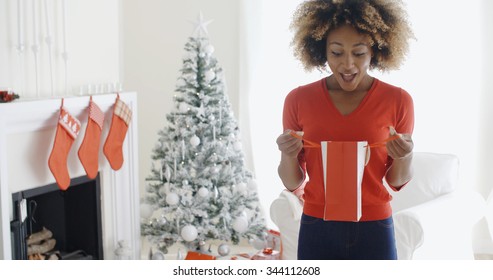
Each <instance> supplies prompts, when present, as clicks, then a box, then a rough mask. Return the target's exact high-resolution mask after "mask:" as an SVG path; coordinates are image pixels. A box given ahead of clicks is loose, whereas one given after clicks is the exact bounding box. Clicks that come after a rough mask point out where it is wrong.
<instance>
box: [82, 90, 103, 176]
mask: <svg viewBox="0 0 493 280" xmlns="http://www.w3.org/2000/svg"><path fill="white" fill-rule="evenodd" d="M103 122H104V113H103V111H101V109H100V108H99V107H98V105H96V103H94V102H93V101H92V96H91V100H90V101H89V117H88V118H87V127H86V134H85V135H84V140H83V141H82V144H81V146H80V148H79V152H78V154H79V159H80V162H81V163H82V166H84V169H85V170H86V174H87V177H89V178H90V179H94V178H96V175H98V156H99V143H100V142H101V141H100V140H101V130H102V129H103Z"/></svg>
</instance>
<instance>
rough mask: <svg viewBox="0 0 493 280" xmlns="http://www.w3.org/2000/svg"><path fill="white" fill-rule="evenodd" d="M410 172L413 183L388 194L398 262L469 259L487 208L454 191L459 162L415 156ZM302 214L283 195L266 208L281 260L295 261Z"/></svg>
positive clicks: (289, 197)
mask: <svg viewBox="0 0 493 280" xmlns="http://www.w3.org/2000/svg"><path fill="white" fill-rule="evenodd" d="M413 168H414V177H413V180H412V181H411V182H409V184H408V185H407V186H406V187H405V188H404V189H402V190H401V191H400V192H397V193H395V192H392V195H393V197H394V199H393V200H392V202H391V204H392V208H393V212H394V225H395V234H396V245H397V254H398V257H399V259H473V258H474V253H473V249H472V229H473V226H474V225H475V224H476V223H477V222H478V221H479V220H480V219H481V218H482V217H483V216H484V211H485V207H486V204H485V201H484V199H483V197H482V196H481V195H480V194H479V193H477V192H475V191H472V190H459V189H457V186H456V185H457V179H458V169H459V160H458V158H457V157H456V156H454V155H445V154H433V153H419V152H416V153H415V154H414V159H413ZM301 213H302V202H301V201H300V200H299V199H298V198H297V197H296V196H295V195H294V194H292V193H291V192H289V191H287V190H283V191H282V192H281V194H280V196H279V197H278V198H277V199H275V200H274V202H273V203H272V204H271V208H270V215H271V219H272V221H273V222H274V223H275V224H276V225H277V226H278V228H279V231H280V232H281V240H282V244H283V252H282V259H296V254H297V242H298V231H299V225H300V217H301Z"/></svg>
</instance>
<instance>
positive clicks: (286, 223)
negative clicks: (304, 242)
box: [270, 190, 303, 260]
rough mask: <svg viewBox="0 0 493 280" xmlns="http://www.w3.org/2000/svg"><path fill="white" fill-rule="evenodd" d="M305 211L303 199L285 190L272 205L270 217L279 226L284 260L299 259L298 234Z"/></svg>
mask: <svg viewBox="0 0 493 280" xmlns="http://www.w3.org/2000/svg"><path fill="white" fill-rule="evenodd" d="M302 212H303V205H302V203H301V201H300V200H299V199H298V197H296V195H294V194H293V193H291V192H289V191H287V190H284V191H282V192H281V194H280V195H279V197H278V198H276V199H275V200H274V201H273V202H272V204H271V205H270V217H271V219H272V221H273V222H274V223H275V224H276V226H277V227H278V228H279V232H280V233H281V242H282V243H281V244H282V254H281V258H282V259H283V260H295V259H297V252H298V234H299V230H300V219H301V214H302Z"/></svg>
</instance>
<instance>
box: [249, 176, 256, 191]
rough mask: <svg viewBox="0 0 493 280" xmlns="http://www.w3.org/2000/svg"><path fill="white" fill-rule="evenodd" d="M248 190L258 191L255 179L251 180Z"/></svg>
mask: <svg viewBox="0 0 493 280" xmlns="http://www.w3.org/2000/svg"><path fill="white" fill-rule="evenodd" d="M248 189H249V190H253V191H256V190H257V181H255V180H254V179H251V180H250V181H248Z"/></svg>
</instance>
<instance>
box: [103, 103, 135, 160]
mask: <svg viewBox="0 0 493 280" xmlns="http://www.w3.org/2000/svg"><path fill="white" fill-rule="evenodd" d="M131 119H132V111H131V110H130V108H129V107H128V106H127V104H125V103H124V102H123V101H121V100H120V96H118V97H117V98H116V102H115V105H114V109H113V117H112V118H111V127H110V131H109V133H108V137H107V138H106V142H105V143H104V147H103V152H104V154H105V156H106V158H107V159H108V161H109V163H110V166H111V168H112V169H113V170H118V169H120V168H121V167H122V165H123V150H122V146H123V141H124V140H125V136H126V135H127V130H128V126H129V124H130V120H131Z"/></svg>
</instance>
